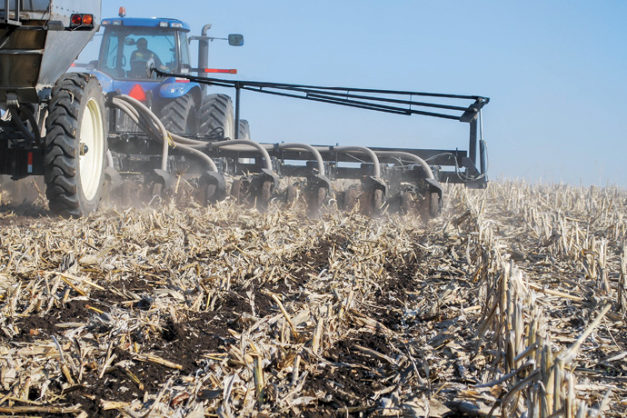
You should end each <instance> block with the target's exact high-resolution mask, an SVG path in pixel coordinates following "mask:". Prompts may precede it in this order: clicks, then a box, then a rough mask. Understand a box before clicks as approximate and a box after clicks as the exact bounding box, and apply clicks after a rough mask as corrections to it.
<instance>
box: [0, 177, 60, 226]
mask: <svg viewBox="0 0 627 418" xmlns="http://www.w3.org/2000/svg"><path fill="white" fill-rule="evenodd" d="M44 190H45V188H44V184H43V179H37V178H34V177H31V178H26V179H23V180H18V181H13V180H11V178H10V177H9V176H0V226H5V225H24V224H28V223H29V222H31V221H33V220H34V219H39V218H47V217H49V216H50V212H49V211H48V207H47V204H46V199H45V195H44V194H43V191H44Z"/></svg>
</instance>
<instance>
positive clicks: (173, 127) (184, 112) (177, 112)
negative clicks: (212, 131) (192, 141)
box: [161, 94, 199, 136]
mask: <svg viewBox="0 0 627 418" xmlns="http://www.w3.org/2000/svg"><path fill="white" fill-rule="evenodd" d="M161 122H163V126H165V128H166V129H167V130H168V131H170V132H172V133H173V134H177V135H182V136H193V135H196V134H197V133H198V130H199V124H198V118H197V115H196V104H195V103H194V98H193V97H192V96H191V94H186V95H185V96H181V97H179V98H176V99H172V100H171V101H169V102H168V103H167V104H166V105H165V106H163V107H162V108H161Z"/></svg>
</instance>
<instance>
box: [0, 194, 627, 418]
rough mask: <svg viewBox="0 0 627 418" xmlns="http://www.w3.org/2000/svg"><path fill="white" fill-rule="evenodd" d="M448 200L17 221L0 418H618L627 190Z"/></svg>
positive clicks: (5, 270) (167, 209)
mask: <svg viewBox="0 0 627 418" xmlns="http://www.w3.org/2000/svg"><path fill="white" fill-rule="evenodd" d="M445 193H446V196H447V201H446V207H445V211H444V214H443V216H442V217H440V218H438V219H435V220H432V221H430V222H428V223H425V222H423V221H422V220H421V219H420V218H419V217H417V216H404V217H399V216H396V215H385V214H384V215H383V216H381V217H379V218H377V219H370V218H367V217H364V216H362V215H360V214H359V213H358V212H356V211H355V212H352V213H343V212H339V211H337V210H335V209H330V210H328V211H327V212H325V213H324V214H323V215H322V217H321V219H307V217H306V216H305V214H304V212H305V210H304V208H300V207H298V206H297V207H296V208H292V209H290V210H284V209H282V208H281V207H280V206H279V205H278V204H277V205H274V206H272V207H271V209H270V210H269V212H268V213H266V214H260V213H257V212H256V211H255V210H251V209H246V208H242V207H241V206H237V205H234V204H233V203H232V202H230V201H228V200H227V201H225V202H222V203H220V204H219V205H218V206H217V207H214V208H209V209H206V208H201V207H198V206H194V205H192V207H189V208H177V207H176V205H175V204H174V203H165V204H157V203H155V202H153V203H152V204H151V205H149V206H148V207H145V208H140V209H123V208H109V209H103V210H101V211H100V212H99V213H97V214H96V215H93V216H91V217H89V218H86V219H70V220H64V219H60V218H49V217H47V216H39V213H44V214H45V212H44V211H43V209H38V208H37V207H36V205H35V207H30V208H27V210H28V211H30V213H29V214H28V216H24V215H23V212H18V211H17V210H16V211H15V212H13V211H12V210H11V207H10V206H4V209H3V210H2V211H0V223H1V224H2V228H1V230H0V243H1V244H0V248H1V253H0V330H1V332H0V365H1V373H0V414H19V415H38V416H45V415H48V416H50V415H53V416H54V415H57V416H71V415H74V416H193V417H202V416H240V415H241V416H254V415H257V416H290V415H291V416H329V415H341V416H386V415H389V416H397V415H401V416H427V415H428V416H433V417H438V416H488V415H493V416H504V417H510V416H523V415H525V414H526V415H525V416H529V417H534V416H539V417H549V416H568V417H571V416H581V417H586V416H598V415H600V414H604V415H605V416H624V415H625V414H626V413H627V361H626V359H627V326H626V325H625V320H626V310H627V283H626V281H627V278H626V275H627V274H626V271H625V270H626V263H627V249H626V243H627V191H625V190H624V189H614V188H572V187H567V186H530V185H526V184H523V183H516V182H512V183H510V182H499V183H492V184H491V185H490V186H489V188H488V190H486V191H471V190H466V189H464V188H457V187H449V188H447V190H446V191H445ZM20 210H21V211H23V210H25V209H24V208H21V209H20ZM31 215H32V216H31Z"/></svg>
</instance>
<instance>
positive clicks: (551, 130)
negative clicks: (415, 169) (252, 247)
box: [103, 0, 627, 186]
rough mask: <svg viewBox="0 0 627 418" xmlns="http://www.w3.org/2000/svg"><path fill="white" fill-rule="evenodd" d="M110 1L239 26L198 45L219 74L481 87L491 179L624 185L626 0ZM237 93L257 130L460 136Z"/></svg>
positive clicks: (312, 135) (435, 142)
mask: <svg viewBox="0 0 627 418" xmlns="http://www.w3.org/2000/svg"><path fill="white" fill-rule="evenodd" d="M121 5H124V6H126V8H127V11H128V16H161V17H175V18H179V19H182V20H185V21H187V22H188V23H189V24H190V25H191V26H192V31H193V32H194V34H198V33H199V32H200V28H201V27H202V25H203V24H204V23H212V24H213V28H212V30H211V32H212V33H213V35H214V36H223V35H226V34H228V33H242V34H244V36H245V39H246V43H245V46H244V47H241V48H234V47H228V45H227V44H226V43H224V42H214V43H213V44H212V45H211V51H210V59H211V65H212V66H214V67H222V68H237V69H238V70H239V75H238V76H227V77H230V78H235V77H237V78H240V79H247V80H263V81H281V82H296V83H308V84H323V85H346V86H353V87H371V88H386V89H404V90H417V91H432V92H449V93H463V94H478V95H484V96H489V97H490V98H491V103H490V104H489V105H488V106H487V107H486V109H485V112H484V119H485V136H486V140H487V141H488V145H489V149H490V176H491V178H502V177H506V178H524V179H526V180H529V181H532V182H535V181H543V182H567V183H571V184H580V183H582V184H602V185H604V184H607V183H609V184H619V185H622V186H627V80H626V76H627V46H626V44H627V23H626V22H627V1H623V0H607V1H589V0H588V1H584V0H570V1H567V0H551V1H546V0H545V1H536V0H528V1H525V2H518V1H497V0H492V1H481V0H478V1H461V0H460V1H445V0H440V1H422V0H420V1H419V0H414V1H411V0H335V1H333V0H318V1H295V0H264V1H260V0H241V1H238V0H228V1H207V0H184V1H183V0H181V1H179V2H172V1H165V0H164V1H158V0H132V1H129V0H103V15H104V16H105V17H107V16H116V15H117V11H118V7H119V6H121ZM172 5H175V6H174V7H172ZM192 45H193V50H192V54H193V55H195V54H196V50H195V45H196V44H195V43H194V44H192ZM242 100H243V101H242V117H244V118H246V119H248V120H249V121H250V124H251V130H252V135H253V139H255V140H259V141H264V142H266V141H281V140H290V141H291V140H299V141H304V142H309V143H316V144H333V143H336V142H339V143H342V144H361V145H373V146H376V145H386V146H402V147H433V148H441V147H459V148H464V149H465V148H466V147H467V130H466V125H465V124H461V123H458V122H454V121H435V120H431V119H430V118H423V117H415V116H414V117H406V116H395V115H387V114H378V113H375V112H369V111H364V110H358V109H347V108H343V107H335V106H330V105H323V104H316V103H311V102H300V101H295V100H292V99H287V98H275V97H270V96H266V95H259V96H258V95H255V94H253V93H244V94H243V98H242Z"/></svg>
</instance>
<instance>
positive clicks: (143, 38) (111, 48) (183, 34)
mask: <svg viewBox="0 0 627 418" xmlns="http://www.w3.org/2000/svg"><path fill="white" fill-rule="evenodd" d="M102 26H103V27H104V34H103V39H102V43H101V47H100V55H99V59H98V65H97V69H98V70H99V71H101V72H103V73H105V74H107V75H108V76H109V77H111V78H113V79H117V80H148V79H151V78H154V76H153V75H152V74H151V71H150V68H151V67H154V68H157V69H160V70H163V71H168V72H173V73H183V74H185V73H188V72H189V71H190V69H191V64H190V56H189V46H188V37H187V35H188V33H189V31H190V28H189V26H188V25H187V24H186V23H184V22H182V21H180V20H177V19H166V18H127V17H119V18H114V19H105V20H103V21H102Z"/></svg>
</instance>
